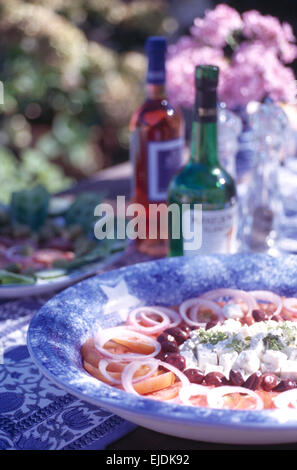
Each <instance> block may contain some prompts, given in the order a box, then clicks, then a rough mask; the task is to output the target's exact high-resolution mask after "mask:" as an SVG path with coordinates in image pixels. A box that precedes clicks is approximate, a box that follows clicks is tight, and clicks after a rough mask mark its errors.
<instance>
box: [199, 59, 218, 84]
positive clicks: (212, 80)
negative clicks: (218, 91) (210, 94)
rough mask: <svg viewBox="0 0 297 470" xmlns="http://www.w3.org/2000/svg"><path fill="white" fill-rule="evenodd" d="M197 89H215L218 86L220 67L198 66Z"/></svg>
mask: <svg viewBox="0 0 297 470" xmlns="http://www.w3.org/2000/svg"><path fill="white" fill-rule="evenodd" d="M195 77H196V87H197V88H200V89H203V90H205V89H207V90H211V89H215V88H217V86H218V80H219V67H217V66H216V65H197V66H196V74H195Z"/></svg>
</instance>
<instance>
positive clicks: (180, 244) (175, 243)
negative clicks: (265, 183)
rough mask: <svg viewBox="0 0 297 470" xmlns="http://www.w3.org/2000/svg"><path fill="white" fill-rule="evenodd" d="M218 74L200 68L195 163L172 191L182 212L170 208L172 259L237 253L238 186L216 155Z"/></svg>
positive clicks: (215, 70) (192, 161) (180, 175)
mask: <svg viewBox="0 0 297 470" xmlns="http://www.w3.org/2000/svg"><path fill="white" fill-rule="evenodd" d="M218 75H219V69H218V67H216V66H213V65H203V66H197V67H196V71H195V83H196V100H195V107H194V119H193V124H192V136H191V149H190V150H191V152H190V160H189V162H188V164H187V165H186V166H185V167H184V168H183V169H182V170H181V171H180V172H179V173H177V175H176V176H175V177H174V178H173V179H172V181H171V183H170V185H169V188H168V203H169V208H173V207H174V208H175V209H176V208H178V211H176V210H175V211H171V210H169V237H170V240H169V256H182V255H191V254H198V253H200V254H214V253H232V252H234V251H236V232H237V199H236V188H235V183H234V181H233V178H232V177H231V176H230V175H229V174H228V173H227V172H226V171H225V170H224V169H223V168H222V167H221V165H220V163H219V160H218V153H217V152H218V151H217V84H218ZM173 214H174V215H173ZM197 231H199V234H198V233H197ZM191 237H192V240H191Z"/></svg>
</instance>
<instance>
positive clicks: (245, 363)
mask: <svg viewBox="0 0 297 470" xmlns="http://www.w3.org/2000/svg"><path fill="white" fill-rule="evenodd" d="M259 368H260V359H259V357H258V354H257V353H256V352H255V351H253V350H245V351H241V352H240V353H239V354H238V357H237V359H236V361H235V362H234V364H233V369H235V370H238V371H240V372H241V373H242V375H243V377H244V378H246V377H248V376H249V375H251V374H253V373H254V372H257V370H259Z"/></svg>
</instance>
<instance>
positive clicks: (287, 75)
mask: <svg viewBox="0 0 297 470" xmlns="http://www.w3.org/2000/svg"><path fill="white" fill-rule="evenodd" d="M295 94H296V85H295V77H294V74H293V72H292V70H291V69H290V68H288V67H285V66H284V65H283V64H282V63H281V62H280V60H279V59H278V57H277V55H276V54H275V51H274V50H273V49H268V48H266V47H265V46H264V45H263V44H262V43H260V42H255V43H247V42H245V43H242V44H241V46H240V47H239V48H238V50H237V51H236V52H235V54H234V56H233V60H232V63H231V64H230V67H229V68H227V69H226V70H225V71H224V72H223V74H222V77H221V81H220V83H219V95H220V98H221V99H222V100H223V101H225V102H226V104H227V105H228V106H229V107H230V108H234V107H236V106H239V105H241V106H245V105H247V103H248V102H249V101H252V100H255V101H261V100H263V98H265V96H270V97H271V98H273V99H275V100H276V101H293V100H294V98H295Z"/></svg>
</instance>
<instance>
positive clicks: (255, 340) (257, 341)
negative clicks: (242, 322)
mask: <svg viewBox="0 0 297 470" xmlns="http://www.w3.org/2000/svg"><path fill="white" fill-rule="evenodd" d="M264 336H265V335H264V333H258V334H256V335H255V336H253V337H252V338H251V342H250V345H249V348H248V349H251V350H253V351H255V352H256V353H257V355H258V356H259V357H260V356H261V355H262V353H264V351H265V346H264V343H263V338H264Z"/></svg>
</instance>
